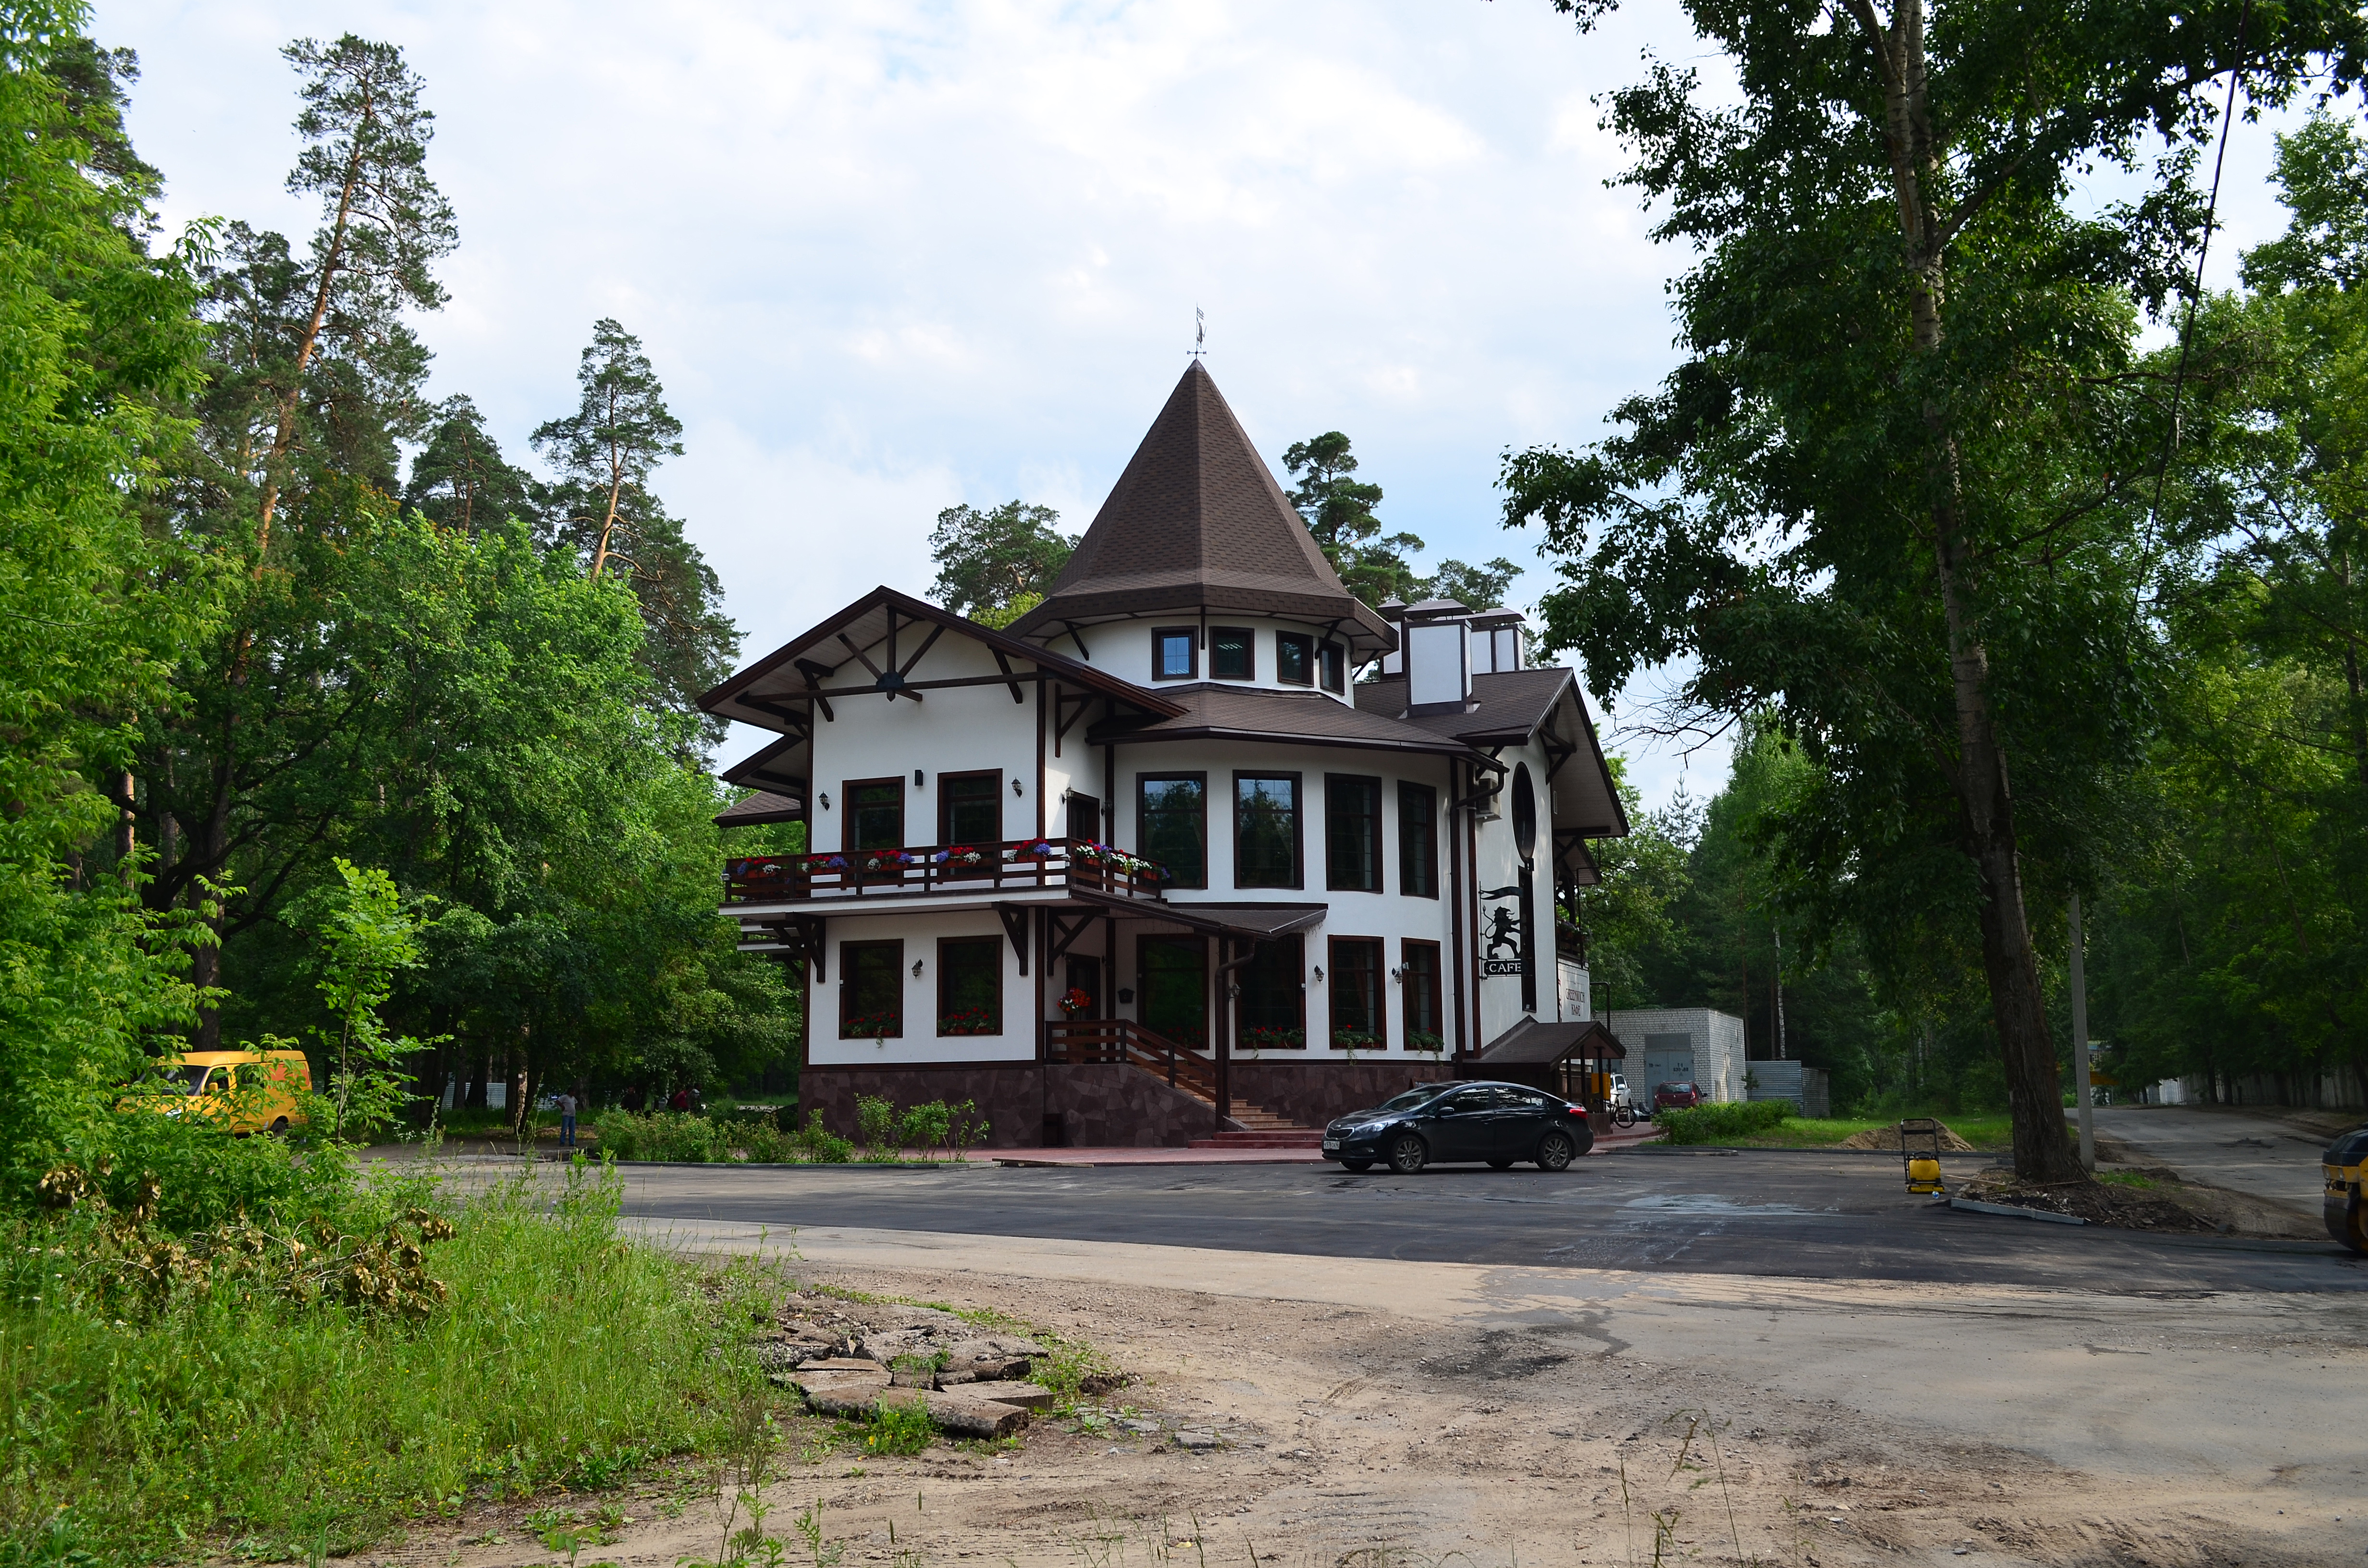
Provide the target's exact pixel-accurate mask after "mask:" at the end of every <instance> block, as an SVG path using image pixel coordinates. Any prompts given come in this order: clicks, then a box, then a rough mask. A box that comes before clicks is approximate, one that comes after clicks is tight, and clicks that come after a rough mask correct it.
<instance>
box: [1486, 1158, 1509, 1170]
mask: <svg viewBox="0 0 2368 1568" xmlns="http://www.w3.org/2000/svg"><path fill="white" fill-rule="evenodd" d="M1488 1168H1489V1169H1490V1170H1492V1171H1509V1170H1511V1169H1512V1168H1513V1162H1512V1161H1510V1160H1491V1161H1489V1162H1488Z"/></svg>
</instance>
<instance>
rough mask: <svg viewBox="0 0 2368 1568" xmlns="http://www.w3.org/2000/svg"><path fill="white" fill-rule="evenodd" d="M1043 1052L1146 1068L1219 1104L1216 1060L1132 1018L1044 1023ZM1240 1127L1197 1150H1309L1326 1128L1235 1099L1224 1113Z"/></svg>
mask: <svg viewBox="0 0 2368 1568" xmlns="http://www.w3.org/2000/svg"><path fill="white" fill-rule="evenodd" d="M1045 1037H1046V1042H1047V1043H1046V1051H1047V1054H1048V1057H1049V1059H1050V1060H1052V1061H1054V1062H1119V1063H1122V1064H1123V1065H1126V1066H1129V1067H1133V1068H1134V1069H1136V1070H1137V1071H1139V1072H1144V1073H1148V1074H1151V1075H1152V1076H1153V1077H1155V1078H1157V1079H1160V1080H1161V1081H1162V1082H1164V1083H1166V1084H1167V1085H1168V1086H1169V1087H1170V1088H1174V1089H1180V1090H1182V1091H1183V1092H1184V1093H1185V1094H1188V1095H1190V1096H1192V1097H1193V1098H1194V1099H1196V1100H1199V1101H1200V1102H1201V1104H1202V1105H1205V1106H1207V1107H1208V1108H1209V1111H1210V1115H1211V1117H1212V1119H1213V1118H1214V1116H1215V1113H1216V1109H1217V1065H1216V1063H1215V1062H1212V1061H1210V1060H1209V1059H1208V1058H1207V1057H1205V1056H1203V1055H1201V1053H1200V1052H1199V1051H1194V1050H1193V1049H1192V1048H1191V1047H1190V1046H1188V1045H1178V1043H1177V1042H1176V1041H1174V1040H1169V1039H1168V1038H1167V1036H1165V1035H1161V1034H1156V1033H1154V1032H1153V1031H1151V1030H1150V1029H1147V1028H1144V1027H1143V1026H1142V1025H1141V1024H1138V1023H1136V1022H1135V1021H1134V1020H1133V1018H1082V1019H1076V1020H1072V1021H1069V1022H1065V1023H1056V1024H1048V1025H1046V1026H1045ZM1226 1114H1227V1115H1228V1116H1230V1117H1231V1118H1232V1119H1234V1121H1235V1123H1236V1124H1237V1125H1238V1126H1239V1127H1240V1128H1241V1129H1242V1130H1241V1131H1237V1132H1220V1133H1217V1134H1216V1135H1215V1136H1213V1137H1210V1138H1195V1139H1193V1140H1192V1142H1191V1144H1190V1147H1192V1148H1195V1149H1313V1148H1318V1147H1321V1146H1322V1144H1323V1142H1324V1130H1323V1129H1322V1128H1318V1127H1303V1126H1301V1125H1300V1124H1299V1123H1298V1122H1295V1121H1293V1120H1292V1119H1290V1118H1288V1117H1283V1116H1277V1115H1276V1114H1275V1113H1274V1112H1272V1111H1270V1110H1268V1109H1267V1108H1264V1107H1263V1106H1255V1105H1251V1104H1250V1103H1248V1102H1247V1101H1246V1100H1239V1099H1237V1100H1235V1101H1234V1102H1233V1106H1232V1108H1230V1109H1229V1110H1228V1111H1227V1112H1226Z"/></svg>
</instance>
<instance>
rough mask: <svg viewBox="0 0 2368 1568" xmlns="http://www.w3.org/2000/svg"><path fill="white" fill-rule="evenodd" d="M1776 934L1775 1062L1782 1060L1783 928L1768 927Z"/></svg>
mask: <svg viewBox="0 0 2368 1568" xmlns="http://www.w3.org/2000/svg"><path fill="white" fill-rule="evenodd" d="M1769 929H1770V930H1771V931H1773V932H1775V933H1776V986H1775V989H1776V1060H1777V1061H1779V1062H1782V1061H1783V1060H1784V928H1783V927H1782V926H1770V927H1769Z"/></svg>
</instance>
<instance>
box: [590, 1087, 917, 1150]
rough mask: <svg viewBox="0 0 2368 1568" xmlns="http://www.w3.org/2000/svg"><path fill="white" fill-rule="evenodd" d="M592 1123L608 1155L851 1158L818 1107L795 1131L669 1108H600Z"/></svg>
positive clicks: (845, 1143)
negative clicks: (652, 1111)
mask: <svg viewBox="0 0 2368 1568" xmlns="http://www.w3.org/2000/svg"><path fill="white" fill-rule="evenodd" d="M882 1103H883V1104H884V1103H885V1102H884V1101H883V1102H882ZM592 1127H593V1130H594V1131H596V1132H598V1134H599V1153H602V1154H605V1155H606V1156H608V1157H609V1158H610V1159H612V1160H626V1161H632V1160H656V1161H669V1162H674V1163H677V1164H682V1165H724V1164H751V1165H796V1164H798V1163H800V1162H812V1163H814V1164H817V1165H844V1164H846V1163H847V1162H848V1160H851V1159H853V1158H854V1157H855V1145H854V1144H852V1143H850V1142H848V1141H847V1140H846V1139H844V1138H841V1137H839V1136H837V1134H836V1133H833V1132H831V1131H827V1130H826V1129H825V1128H824V1126H823V1124H822V1112H820V1111H814V1112H812V1113H810V1116H809V1119H808V1120H807V1123H806V1125H805V1127H804V1128H803V1129H801V1130H800V1131H795V1132H783V1131H780V1130H779V1129H777V1128H775V1127H774V1126H773V1125H772V1124H771V1123H770V1122H768V1121H739V1122H726V1121H719V1120H716V1119H712V1118H709V1117H703V1116H688V1115H685V1114H684V1113H682V1112H680V1111H671V1110H669V1111H660V1112H658V1113H657V1114H656V1115H655V1116H640V1115H636V1114H635V1113H633V1112H632V1111H628V1110H604V1111H602V1112H601V1113H600V1114H599V1115H598V1116H596V1117H594V1118H593V1119H592Z"/></svg>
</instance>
